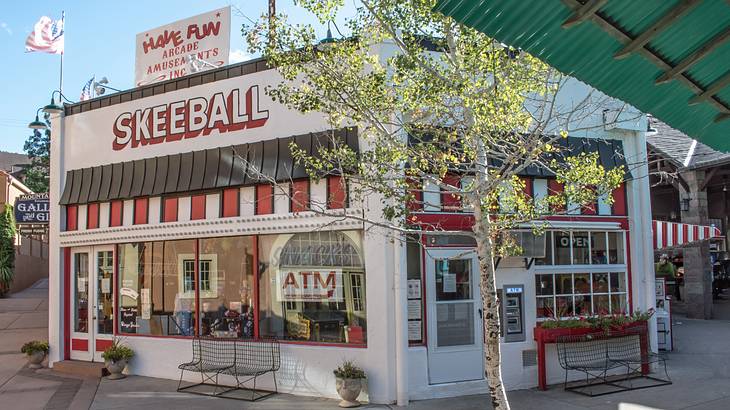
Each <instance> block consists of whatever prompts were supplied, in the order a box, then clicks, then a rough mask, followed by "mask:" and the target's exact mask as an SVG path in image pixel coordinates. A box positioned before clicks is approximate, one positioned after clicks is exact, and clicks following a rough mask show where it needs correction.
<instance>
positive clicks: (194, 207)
mask: <svg viewBox="0 0 730 410" xmlns="http://www.w3.org/2000/svg"><path fill="white" fill-rule="evenodd" d="M205 200H206V195H205V194H200V195H193V196H191V197H190V220H191V221H196V220H199V219H205Z"/></svg>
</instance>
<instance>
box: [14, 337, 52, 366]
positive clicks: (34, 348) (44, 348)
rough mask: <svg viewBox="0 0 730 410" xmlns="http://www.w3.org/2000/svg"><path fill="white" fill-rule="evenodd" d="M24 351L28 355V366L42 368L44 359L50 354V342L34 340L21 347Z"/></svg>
mask: <svg viewBox="0 0 730 410" xmlns="http://www.w3.org/2000/svg"><path fill="white" fill-rule="evenodd" d="M20 351H21V352H22V353H25V354H26V355H27V356H28V367H30V368H31V369H40V368H41V367H43V366H42V365H41V363H43V359H45V358H46V355H47V354H48V342H41V341H38V340H32V341H30V342H28V343H26V344H24V345H23V347H21V348H20Z"/></svg>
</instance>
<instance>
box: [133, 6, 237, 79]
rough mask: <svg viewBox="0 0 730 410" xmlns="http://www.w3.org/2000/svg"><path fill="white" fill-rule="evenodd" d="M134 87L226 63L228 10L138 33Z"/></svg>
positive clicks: (229, 14)
mask: <svg viewBox="0 0 730 410" xmlns="http://www.w3.org/2000/svg"><path fill="white" fill-rule="evenodd" d="M136 43H137V46H136V54H135V60H134V61H135V65H134V83H135V86H137V87H139V86H143V85H147V84H153V83H157V82H160V81H165V80H169V79H172V78H178V77H182V76H184V75H187V74H191V73H193V72H199V71H205V70H209V69H211V68H217V67H221V66H224V65H227V64H228V53H229V51H230V43H231V8H230V6H229V7H224V8H221V9H218V10H213V11H210V12H208V13H203V14H199V15H197V16H194V17H190V18H187V19H184V20H179V21H176V22H174V23H170V24H167V25H164V26H162V27H158V28H155V29H152V30H148V31H145V32H143V33H139V34H137V40H136Z"/></svg>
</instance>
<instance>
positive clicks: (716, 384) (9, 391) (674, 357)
mask: <svg viewBox="0 0 730 410" xmlns="http://www.w3.org/2000/svg"><path fill="white" fill-rule="evenodd" d="M723 302H724V303H725V304H726V306H722V307H721V308H720V309H717V310H716V311H717V312H718V313H720V312H726V313H728V315H724V314H720V315H717V317H718V320H710V321H702V320H688V319H685V318H683V317H680V316H675V320H674V333H675V334H674V336H675V339H674V340H675V351H674V352H672V353H670V354H668V361H667V363H668V366H669V374H670V376H671V377H672V380H673V381H674V384H672V385H670V386H663V387H658V388H651V389H646V390H635V391H632V392H626V393H619V394H613V395H608V396H602V397H595V398H590V397H583V396H580V395H577V394H574V393H569V392H565V391H563V390H562V388H561V387H560V386H553V387H552V388H551V389H550V390H548V391H546V392H542V391H538V390H535V389H531V390H518V391H513V392H509V393H508V395H509V399H510V403H511V405H512V408H513V409H515V410H532V409H540V410H578V409H595V410H617V409H618V410H629V409H637V410H639V409H641V410H646V409H667V410H670V409H671V410H674V409H692V410H710V409H730V389H729V388H728V386H730V354H729V352H730V345H729V344H728V343H727V341H728V340H730V309H728V307H730V301H723ZM721 303H722V302H721ZM46 312H47V283H42V282H39V283H38V284H36V285H35V286H34V287H33V288H31V289H27V290H25V291H23V292H21V293H19V294H16V295H13V296H12V297H10V298H8V299H0V409H6V408H8V409H23V410H25V409H67V408H71V409H95V410H96V409H135V410H142V409H182V408H184V409H206V410H209V409H212V408H215V409H251V410H274V409H276V410H279V409H296V410H320V409H322V410H327V409H337V408H339V407H337V401H336V400H329V399H320V398H312V397H301V396H292V395H287V394H280V395H276V396H273V397H270V398H268V399H265V400H262V401H260V402H257V403H249V402H242V401H237V400H229V399H221V398H211V397H203V396H196V395H192V394H187V393H177V392H176V391H175V389H176V387H177V381H176V380H167V379H155V378H150V377H141V376H130V377H128V378H126V379H124V380H117V381H112V380H106V379H102V380H99V379H96V378H91V379H83V378H73V377H70V376H65V375H59V374H57V373H54V372H52V371H51V370H49V369H41V370H37V371H33V370H30V369H27V368H25V364H26V359H25V357H24V356H23V355H22V354H20V353H19V352H20V347H21V346H22V344H23V343H25V342H26V341H28V340H31V339H46V337H47V330H46V329H47V323H48V322H47V313H46ZM487 403H488V399H487V397H485V396H466V397H458V398H449V399H439V400H427V401H417V402H412V403H411V404H410V405H409V406H408V407H407V408H403V409H404V410H405V409H407V410H446V409H448V410H467V409H489V405H488V404H487ZM361 408H364V409H400V408H399V407H396V406H394V405H364V406H363V407H361Z"/></svg>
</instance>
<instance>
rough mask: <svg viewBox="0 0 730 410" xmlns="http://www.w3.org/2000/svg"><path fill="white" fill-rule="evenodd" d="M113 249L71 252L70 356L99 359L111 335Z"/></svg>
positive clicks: (78, 358)
mask: <svg viewBox="0 0 730 410" xmlns="http://www.w3.org/2000/svg"><path fill="white" fill-rule="evenodd" d="M113 276H114V248H113V247H111V246H109V247H93V248H91V247H89V248H77V249H74V250H73V251H72V253H71V282H72V283H71V295H70V297H71V301H72V308H71V323H70V324H69V325H70V326H71V359H74V360H85V361H102V358H101V353H102V352H103V351H104V349H105V348H106V347H107V346H109V345H110V344H111V341H112V337H113V335H114V283H113Z"/></svg>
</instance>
